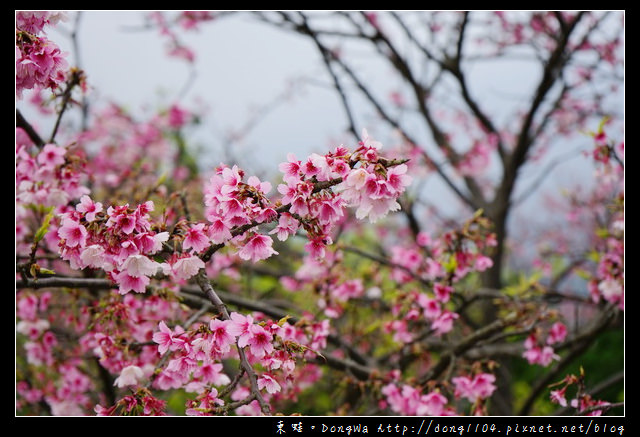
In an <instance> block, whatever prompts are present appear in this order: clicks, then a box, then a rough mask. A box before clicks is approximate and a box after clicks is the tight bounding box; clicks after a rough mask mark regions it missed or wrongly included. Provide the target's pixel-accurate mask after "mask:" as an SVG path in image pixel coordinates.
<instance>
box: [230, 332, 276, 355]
mask: <svg viewBox="0 0 640 437" xmlns="http://www.w3.org/2000/svg"><path fill="white" fill-rule="evenodd" d="M272 339H273V335H272V334H271V333H270V332H269V331H267V330H266V329H264V328H263V327H262V326H260V325H256V324H252V325H251V326H249V335H248V336H245V337H243V339H242V340H238V346H240V347H244V346H249V350H250V351H251V354H252V355H253V356H254V357H257V358H262V357H264V356H265V355H266V354H270V353H271V352H273V344H272Z"/></svg>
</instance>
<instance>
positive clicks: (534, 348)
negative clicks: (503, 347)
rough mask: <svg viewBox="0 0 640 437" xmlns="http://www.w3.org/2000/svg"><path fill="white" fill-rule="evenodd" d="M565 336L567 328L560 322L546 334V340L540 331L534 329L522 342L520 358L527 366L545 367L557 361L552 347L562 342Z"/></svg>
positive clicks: (557, 358) (557, 357)
mask: <svg viewBox="0 0 640 437" xmlns="http://www.w3.org/2000/svg"><path fill="white" fill-rule="evenodd" d="M566 336H567V327H566V326H565V325H564V324H563V323H562V322H556V323H554V324H553V325H552V326H551V327H550V328H549V330H548V332H547V333H546V338H545V336H544V335H543V333H542V330H541V329H536V330H535V331H534V332H532V333H531V334H529V335H528V336H527V338H526V339H525V341H524V349H525V350H524V352H523V353H522V356H523V357H524V358H525V359H526V360H527V361H528V362H529V364H538V365H540V366H543V367H547V366H548V365H549V364H551V363H552V362H553V361H554V360H559V359H560V356H559V355H557V354H556V353H555V351H554V349H553V345H554V344H557V343H560V342H562V341H564V339H565V338H566Z"/></svg>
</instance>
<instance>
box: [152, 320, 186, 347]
mask: <svg viewBox="0 0 640 437" xmlns="http://www.w3.org/2000/svg"><path fill="white" fill-rule="evenodd" d="M158 329H159V331H158V332H155V333H154V334H153V341H154V342H155V343H158V353H160V355H164V354H165V353H166V352H167V351H168V350H176V349H178V348H180V347H182V345H183V343H184V340H182V339H180V335H181V334H182V333H183V332H184V329H182V328H181V327H180V326H177V327H176V329H175V332H174V331H172V330H171V329H170V328H169V327H168V326H167V324H166V323H165V322H164V321H160V322H159V323H158Z"/></svg>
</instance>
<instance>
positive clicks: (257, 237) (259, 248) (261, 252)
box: [238, 234, 278, 262]
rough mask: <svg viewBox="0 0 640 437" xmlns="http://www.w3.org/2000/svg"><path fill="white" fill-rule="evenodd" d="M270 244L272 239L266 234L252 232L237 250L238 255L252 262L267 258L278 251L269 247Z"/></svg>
mask: <svg viewBox="0 0 640 437" xmlns="http://www.w3.org/2000/svg"><path fill="white" fill-rule="evenodd" d="M272 245H273V240H272V239H271V238H270V237H268V236H267V235H262V234H253V236H250V237H249V238H248V239H247V241H246V242H245V243H244V245H243V246H242V248H241V249H240V250H239V251H238V256H239V257H240V258H242V259H244V260H247V261H248V260H251V261H253V262H257V261H260V260H263V259H267V258H269V257H270V256H271V255H277V254H278V252H276V251H275V250H274V249H273V248H272V247H271V246H272Z"/></svg>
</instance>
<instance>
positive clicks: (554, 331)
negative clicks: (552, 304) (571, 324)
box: [547, 322, 567, 344]
mask: <svg viewBox="0 0 640 437" xmlns="http://www.w3.org/2000/svg"><path fill="white" fill-rule="evenodd" d="M566 336H567V327H566V326H565V324H564V323H562V322H556V323H554V324H553V325H552V326H551V328H550V329H549V335H548V337H547V344H554V343H559V342H561V341H563V340H564V339H565V338H566Z"/></svg>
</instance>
